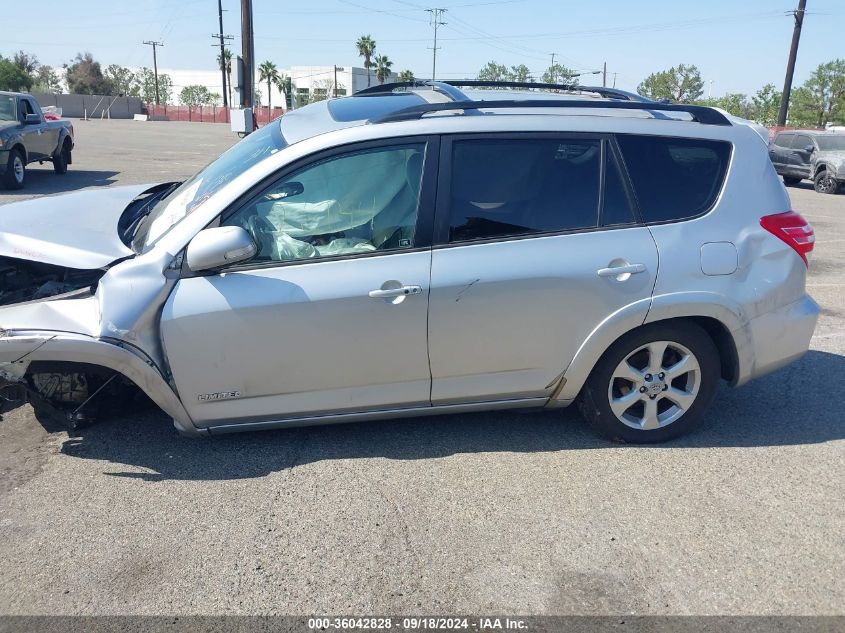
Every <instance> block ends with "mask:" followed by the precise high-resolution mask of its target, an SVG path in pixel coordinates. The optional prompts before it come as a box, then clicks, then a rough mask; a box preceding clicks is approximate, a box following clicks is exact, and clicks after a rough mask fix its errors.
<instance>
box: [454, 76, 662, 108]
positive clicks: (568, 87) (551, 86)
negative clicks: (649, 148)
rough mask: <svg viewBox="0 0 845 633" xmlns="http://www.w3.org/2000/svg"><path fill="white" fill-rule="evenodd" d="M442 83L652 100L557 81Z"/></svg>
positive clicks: (598, 87) (465, 86)
mask: <svg viewBox="0 0 845 633" xmlns="http://www.w3.org/2000/svg"><path fill="white" fill-rule="evenodd" d="M442 83H445V84H448V85H450V86H456V87H464V88H525V89H529V90H531V89H540V90H565V91H567V92H593V93H595V94H597V95H601V96H602V97H607V98H608V99H623V100H625V101H642V102H649V103H650V102H651V101H652V100H651V99H647V98H646V97H643V96H642V95H638V94H634V93H632V92H626V91H625V90H617V89H616V88H605V87H603V86H582V85H581V84H556V83H537V82H533V81H486V80H480V79H455V80H451V79H450V80H447V81H444V82H442Z"/></svg>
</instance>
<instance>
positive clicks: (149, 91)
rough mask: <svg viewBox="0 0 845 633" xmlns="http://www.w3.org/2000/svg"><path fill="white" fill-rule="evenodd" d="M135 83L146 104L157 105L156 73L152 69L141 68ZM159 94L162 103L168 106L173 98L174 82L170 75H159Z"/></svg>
mask: <svg viewBox="0 0 845 633" xmlns="http://www.w3.org/2000/svg"><path fill="white" fill-rule="evenodd" d="M135 81H136V83H137V85H138V92H139V95H140V97H141V99H143V101H144V103H155V100H156V84H155V73H154V72H153V70H152V69H151V68H141V69H140V70H138V72H137V73H135ZM158 94H159V100H160V101H161V103H164V104H167V103H170V101H171V100H172V98H173V80H172V79H171V78H170V75H168V74H164V73H159V75H158Z"/></svg>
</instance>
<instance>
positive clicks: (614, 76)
mask: <svg viewBox="0 0 845 633" xmlns="http://www.w3.org/2000/svg"><path fill="white" fill-rule="evenodd" d="M617 74H619V73H613V87H614V88H615V87H616V75H617Z"/></svg>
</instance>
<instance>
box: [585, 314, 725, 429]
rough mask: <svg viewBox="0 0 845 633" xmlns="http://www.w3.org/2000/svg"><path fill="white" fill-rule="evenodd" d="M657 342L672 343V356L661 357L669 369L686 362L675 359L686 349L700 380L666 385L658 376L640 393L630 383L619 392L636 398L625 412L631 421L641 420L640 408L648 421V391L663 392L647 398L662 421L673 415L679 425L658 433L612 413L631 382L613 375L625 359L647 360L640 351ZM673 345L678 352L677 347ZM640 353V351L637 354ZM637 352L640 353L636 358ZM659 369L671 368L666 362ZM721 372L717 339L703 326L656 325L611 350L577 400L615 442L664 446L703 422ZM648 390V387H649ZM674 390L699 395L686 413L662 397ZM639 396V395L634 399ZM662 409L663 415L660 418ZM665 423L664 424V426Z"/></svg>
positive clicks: (683, 377)
mask: <svg viewBox="0 0 845 633" xmlns="http://www.w3.org/2000/svg"><path fill="white" fill-rule="evenodd" d="M658 341H667V342H669V343H670V345H669V346H668V347H667V349H668V352H665V353H664V355H663V357H662V358H664V359H668V365H672V364H674V360H675V359H680V358H682V357H681V356H679V355H676V354H677V351H678V350H679V349H680V348H681V347H683V348H686V351H688V352H690V353H691V354H692V356H693V360H697V361H698V372H697V376H696V375H694V373H693V372H689V373H684V374H682V375H679V376H676V377H675V378H674V379H670V380H669V382H667V383H664V381H663V379H662V378H661V379H659V380H658V379H656V377H653V378H652V379H653V380H654V382H648V383H645V382H644V383H643V386H642V387H640V388H637V387H636V385H635V383H634V382H633V381H631V382H630V385H629V386H628V388H627V391H626V392H620V395H619V396H618V397H619V398H621V397H623V396H624V395H627V394H631V395H632V396H633V398H634V400H632V401H631V402H632V404H631V405H629V406H630V408H629V409H627V410H625V411H623V412H622V416H623V417H626V419H627V417H628V415H629V414H631V412H633V414H632V415H633V417H636V416H635V414H636V412H637V411H638V407H641V410H642V412H643V413H642V418H643V419H645V418H646V417H647V412H646V406H647V404H648V401H647V400H646V396H648V389H649V388H652V389H659V391H656V392H655V394H654V395H653V396H648V397H649V399H650V400H654V401H655V405H654V407H655V409H654V411H655V413H656V414H657V415H658V416H660V415H662V416H664V419H665V420H671V417H672V416H678V417H677V418H676V419H675V420H674V421H668V423H666V424H665V426H659V427H658V428H651V429H642V428H634V427H633V426H629V424H633V422H629V424H626V423H625V422H623V421H622V419H620V418H619V417H617V416H616V414H615V413H614V412H613V410H612V409H611V405H610V399H611V394H612V393H615V392H616V391H617V390H619V389H621V388H624V386H625V382H626V381H625V380H624V379H621V378H614V373H615V372H616V369H617V367H619V366H620V365H621V363H622V362H623V361H624V360H626V359H627V360H629V361H630V360H631V359H632V358H634V359H638V355H639V354H646V355H647V354H648V352H647V351H645V350H643V349H641V348H644V346H646V345H648V344H649V343H654V342H658ZM672 345H676V346H678V347H676V348H673V347H672ZM638 350H640V351H639V352H638ZM635 352H636V353H637V354H636V355H634V356H632V354H634V353H635ZM629 364H631V363H629ZM660 364H661V366H666V365H665V364H664V363H663V361H661V363H660ZM643 371H644V372H645V371H647V369H643ZM720 373H721V371H720V361H719V352H718V350H717V349H716V346H715V345H714V343H713V340H712V339H711V338H710V336H709V335H708V334H707V332H705V331H704V330H703V329H702V328H701V327H699V326H698V325H696V324H694V323H690V322H682V321H673V322H666V323H654V324H651V325H646V326H643V327H641V328H638V329H636V330H634V331H632V332H629V333H628V334H626V335H625V336H623V337H622V338H620V339H619V340H618V341H616V342H615V343H614V344H613V345H611V346H610V348H609V349H608V350H607V351H606V352H605V353H604V355H603V356H602V357H601V359H600V360H599V361H598V363H596V366H595V367H594V368H593V371H592V373H591V374H590V377H589V378H588V379H587V382H586V383H585V384H584V387H583V389H582V390H581V393H580V395H579V397H578V406H579V409H580V410H581V414H582V415H583V416H584V417H585V418H586V420H587V421H588V422H589V423H590V425H591V426H592V427H593V429H595V431H596V432H597V433H599V434H600V435H602V436H604V437H606V438H608V439H610V440H613V441H616V442H628V443H631V444H651V443H655V442H665V441H666V440H670V439H672V438H675V437H678V436H680V435H684V434H685V433H688V432H689V431H691V430H692V429H694V428H695V427H696V426H698V425H699V424H700V423H701V420H702V417H703V415H704V412H705V410H706V409H707V407H708V405H709V404H710V401H711V400H712V399H713V396H714V394H715V393H716V387H717V386H718V383H719V378H720ZM646 377H647V376H646ZM611 380H613V383H611ZM696 380H697V390H696V388H695V386H691V383H695V382H696ZM679 381H680V382H679ZM645 385H648V387H646V386H645ZM642 389H645V390H646V393H645V394H643V395H642V396H640V395H639V392H640V391H642ZM670 389H671V390H672V391H671V393H675V394H679V393H682V392H683V391H685V390H686V389H691V390H695V393H694V396H693V398H692V400H691V404H689V406H688V408H686V409H685V410H683V409H681V407H680V405H677V404H676V403H675V402H674V401H672V400H671V399H670V397H671V396H669V393H667V395H662V393H663V392H664V390H665V391H666V392H669V390H670ZM675 389H678V391H675ZM635 390H636V391H635ZM635 393H636V395H634V394H635ZM691 393H692V391H691ZM638 401H639V404H638ZM661 403H663V404H661ZM622 406H624V405H622ZM661 407H662V408H663V412H662V413H659V411H660V408H661ZM660 423H661V424H662V422H660Z"/></svg>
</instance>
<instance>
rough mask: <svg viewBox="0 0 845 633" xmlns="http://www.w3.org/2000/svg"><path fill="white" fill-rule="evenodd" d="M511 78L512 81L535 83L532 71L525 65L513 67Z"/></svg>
mask: <svg viewBox="0 0 845 633" xmlns="http://www.w3.org/2000/svg"><path fill="white" fill-rule="evenodd" d="M510 77H511V78H510V81H530V82H533V81H534V77H532V76H531V70H530V69H529V68H528V66H526V65H525V64H520V65H519V66H511V70H510Z"/></svg>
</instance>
